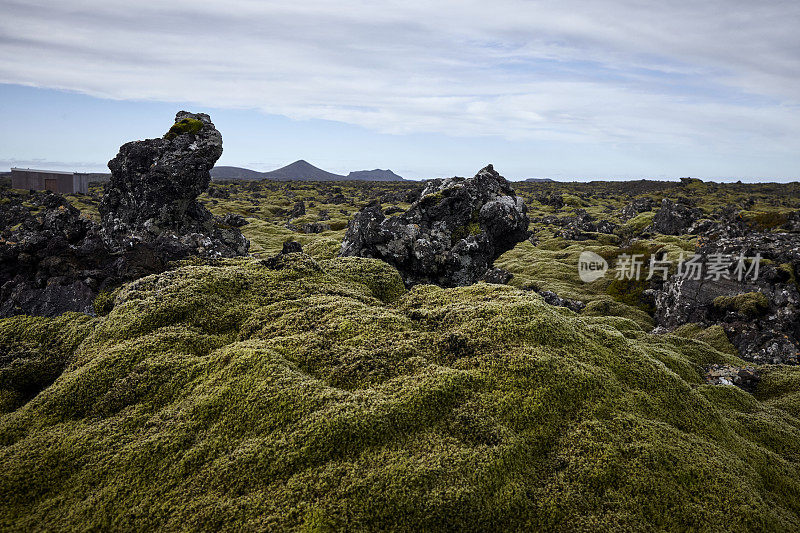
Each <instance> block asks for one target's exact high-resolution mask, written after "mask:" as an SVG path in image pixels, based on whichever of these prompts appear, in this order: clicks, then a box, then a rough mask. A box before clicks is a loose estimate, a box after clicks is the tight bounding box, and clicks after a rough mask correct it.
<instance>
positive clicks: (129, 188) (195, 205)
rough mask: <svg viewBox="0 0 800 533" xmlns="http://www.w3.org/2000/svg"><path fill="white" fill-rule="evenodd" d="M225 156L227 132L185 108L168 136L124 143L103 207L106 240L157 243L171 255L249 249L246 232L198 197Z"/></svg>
mask: <svg viewBox="0 0 800 533" xmlns="http://www.w3.org/2000/svg"><path fill="white" fill-rule="evenodd" d="M220 155H222V135H221V134H220V133H219V131H217V129H216V128H215V127H214V124H213V123H212V122H211V119H210V118H209V116H208V115H206V114H205V113H197V114H195V113H189V112H186V111H180V112H178V114H177V115H175V125H174V126H173V127H172V128H171V129H170V131H169V132H168V133H167V134H166V135H165V136H164V138H162V139H147V140H144V141H133V142H129V143H126V144H123V145H122V146H121V147H120V149H119V153H118V154H117V156H116V157H115V158H114V159H112V160H111V161H109V162H108V168H110V169H111V180H110V181H109V182H108V183H106V185H105V193H104V195H103V199H102V201H101V202H100V206H99V208H100V215H101V217H102V224H103V230H104V231H105V235H106V238H107V240H108V241H109V242H110V243H112V245H116V246H118V247H119V248H121V249H124V248H126V247H129V246H131V243H132V242H134V241H143V242H152V243H154V244H155V246H156V247H157V248H161V249H164V250H165V251H166V252H167V255H169V256H172V258H179V257H186V256H188V255H193V254H199V255H203V256H209V257H219V256H223V257H232V256H236V255H242V254H245V253H247V250H248V248H249V243H248V242H247V240H246V239H245V238H244V237H243V236H242V234H241V232H239V231H238V230H235V229H231V228H220V227H219V226H218V225H217V224H215V221H214V218H213V217H212V216H211V213H210V212H209V211H208V210H207V209H206V208H205V207H203V206H202V205H200V203H199V202H198V201H197V197H198V196H199V195H200V194H201V193H202V192H203V191H205V190H206V189H207V188H208V184H209V182H210V181H211V175H210V174H209V171H210V170H211V168H212V167H213V166H214V163H216V161H217V159H219V157H220Z"/></svg>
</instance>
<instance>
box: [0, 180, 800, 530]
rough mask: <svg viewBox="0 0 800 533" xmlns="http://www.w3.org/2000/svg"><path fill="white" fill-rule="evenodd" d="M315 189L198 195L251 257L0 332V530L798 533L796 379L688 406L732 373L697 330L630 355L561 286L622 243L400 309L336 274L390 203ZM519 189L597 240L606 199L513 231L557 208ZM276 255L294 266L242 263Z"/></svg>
mask: <svg viewBox="0 0 800 533" xmlns="http://www.w3.org/2000/svg"><path fill="white" fill-rule="evenodd" d="M337 186H338V187H340V191H341V193H342V194H343V195H344V196H345V197H346V202H345V203H337V202H340V200H336V199H335V198H333V197H332V196H333V195H332V194H331V192H330V188H331V187H332V185H331V184H315V183H303V184H299V183H288V184H283V183H274V182H264V183H260V184H255V185H253V184H246V183H233V184H227V183H226V184H221V185H220V184H214V185H212V188H219V189H220V190H219V191H212V192H213V193H214V194H213V196H209V195H204V196H203V197H201V200H202V201H203V203H205V204H206V205H207V207H209V208H210V209H211V210H212V211H213V212H214V213H215V214H220V215H221V214H225V213H229V212H235V213H240V214H242V215H244V216H245V217H246V218H247V220H248V222H249V224H248V225H247V226H244V227H243V228H242V230H243V232H244V233H245V235H246V236H247V237H248V238H249V239H250V240H251V242H252V246H253V252H254V256H255V257H253V258H242V259H236V260H225V261H220V262H217V263H213V264H189V263H187V264H186V265H184V266H181V267H179V268H176V269H175V270H171V271H168V272H165V273H163V274H161V275H158V276H150V277H147V278H143V279H141V280H138V281H136V282H133V283H130V284H128V285H126V286H124V287H123V288H122V289H121V290H119V291H118V292H115V293H109V294H103V296H102V298H101V299H99V301H98V302H97V308H98V310H99V311H101V312H99V313H98V315H99V316H97V317H88V316H85V315H78V314H67V315H63V316H61V317H58V318H31V317H16V318H10V319H4V320H0V410H2V414H0V465H2V469H0V499H1V501H2V502H3V505H0V529H4V530H14V531H26V530H125V531H127V530H139V531H141V530H148V531H149V530H187V529H188V530H276V531H281V530H306V531H348V530H367V531H373V530H403V531H443V530H467V531H491V530H515V531H530V530H569V531H574V530H602V531H606V530H617V531H631V530H675V531H687V530H706V531H720V530H734V531H736V530H740V531H741V530H756V531H796V530H798V529H800V370H798V369H797V368H792V367H783V366H771V367H761V368H759V371H760V374H761V381H760V382H759V384H758V386H757V388H756V390H755V392H754V393H753V394H749V393H747V392H744V391H743V390H740V389H738V388H736V387H721V386H711V385H707V384H706V383H705V380H704V377H703V376H704V373H705V369H706V368H707V367H708V365H710V364H713V363H719V364H723V363H725V364H731V365H734V366H736V365H743V364H744V362H743V361H741V360H740V359H738V357H737V355H736V352H735V350H734V349H733V347H732V346H731V345H730V343H729V342H728V340H727V338H726V337H725V333H724V331H722V329H721V328H708V329H702V328H699V327H696V326H687V327H685V328H682V329H681V330H679V331H676V332H675V334H674V335H653V334H650V333H648V331H649V330H650V329H651V328H652V319H651V317H650V315H649V314H648V313H647V310H646V306H644V305H643V304H641V303H640V302H638V301H633V300H630V299H626V298H627V294H617V293H619V292H620V289H619V287H617V288H616V289H615V288H614V280H613V279H601V280H598V281H596V282H593V283H589V284H584V283H582V282H580V281H579V280H578V279H577V275H576V269H577V258H578V255H579V254H580V252H581V251H583V250H586V249H589V250H593V251H595V252H597V253H598V254H600V255H602V256H604V257H605V256H611V255H613V254H614V253H616V252H617V251H620V250H623V249H626V248H627V247H630V246H631V245H632V244H631V243H627V242H623V237H619V238H618V239H616V240H614V239H609V238H608V237H606V236H603V235H599V234H598V235H596V238H593V239H591V240H589V241H584V242H574V241H565V240H563V239H561V238H559V237H555V228H553V227H551V226H547V225H532V227H531V229H532V230H533V231H534V232H535V237H536V244H532V243H531V242H528V241H526V242H523V243H520V244H519V245H518V246H517V247H515V248H514V249H513V250H511V251H509V252H507V253H506V254H504V255H503V256H502V257H501V258H500V259H499V260H498V261H497V265H498V266H502V267H503V268H506V269H508V270H509V271H511V272H512V273H513V274H514V278H513V279H512V281H511V285H510V286H500V285H490V284H485V283H479V284H476V285H473V286H470V287H463V288H457V289H441V288H438V287H434V286H418V287H415V288H414V289H412V290H406V289H405V288H404V287H403V284H402V282H401V280H400V277H399V275H398V273H397V272H396V271H395V270H393V269H392V268H391V267H389V266H387V265H386V264H384V263H381V262H379V261H374V260H368V259H360V258H336V257H335V256H336V253H337V251H338V248H339V245H340V242H341V238H342V235H343V232H344V229H343V228H344V224H346V222H347V220H348V219H349V218H350V217H351V216H352V214H353V213H354V212H355V211H356V210H358V209H359V208H360V207H362V206H363V205H366V203H368V202H369V201H370V200H372V199H373V198H374V197H376V196H379V195H384V194H390V193H391V194H395V193H398V192H403V191H405V190H406V188H407V187H408V186H407V185H402V184H380V185H377V184H364V185H353V184H342V185H337ZM642 187H643V188H644V189H643V190H642V191H636V193H638V194H642V195H651V196H652V197H653V199H655V200H659V199H660V197H662V196H666V195H673V194H688V193H687V192H685V191H684V192H680V191H677V192H676V191H673V190H672V189H673V188H675V187H676V186H674V185H665V186H664V187H663V188H656V189H655V190H651V189H652V186H648V187H650V188H647V187H645V185H642ZM682 187H683V188H684V189H688V188H699V187H706V188H709V190H704V191H701V192H702V195H699V193H697V194H695V197H698V198H701V199H702V202H703V203H702V205H701V207H702V208H703V209H704V211H708V212H711V210H713V209H716V208H718V207H721V206H724V205H725V203H726V202H727V203H731V202H739V201H745V200H746V198H748V197H751V198H753V199H754V204H753V205H752V206H750V208H751V209H752V210H754V211H758V212H761V211H764V212H769V211H771V210H772V211H776V210H785V209H790V208H795V209H796V207H797V205H796V204H793V203H792V202H795V201H796V199H795V198H794V197H793V196H792V195H791V194H789V195H786V194H784V195H780V194H775V193H774V191H770V190H764V191H763V192H758V191H755V192H754V190H752V189H747V188H745V187H743V186H737V185H731V186H729V188H720V189H718V190H717V189H715V190H710V188H712V187H713V184H702V183H700V184H698V183H696V182H693V183H689V184H685V185H683V186H682ZM739 188H741V191H739ZM542 189H546V190H547V191H548V192H553V193H554V194H563V195H569V196H570V197H569V198H566V199H565V202H566V203H567V205H566V207H564V208H562V209H561V210H560V211H558V212H557V214H559V216H561V215H567V214H569V213H570V212H571V211H572V210H573V209H575V208H577V207H581V206H582V207H583V208H585V209H587V210H588V211H590V212H591V213H592V214H595V215H596V216H598V218H605V219H608V220H611V221H615V222H617V223H621V222H622V221H621V220H619V218H618V210H619V208H621V207H622V205H624V204H625V203H626V202H627V200H628V199H629V198H627V197H624V196H622V193H621V192H618V191H616V190H615V189H614V188H613V185H609V186H608V189H602V188H601V189H598V188H595V189H592V188H590V187H589V186H588V185H587V186H586V187H585V188H584V185H574V186H567V185H562V184H555V185H545V186H540V185H539V184H535V185H532V184H526V185H521V186H519V187H518V190H520V191H521V192H522V194H523V195H525V196H526V198H527V199H528V202H529V205H530V206H531V211H532V215H533V216H543V215H549V214H554V213H556V210H555V209H554V208H552V207H550V206H547V205H544V204H541V203H539V201H538V200H536V195H537V194H538V193H540V192H541V190H542ZM598 191H599V192H598ZM95 192H96V191H95ZM689 192H691V191H689ZM695 192H696V191H695ZM220 194H223V195H227V196H228V197H227V198H224V197H221V196H219V195H220ZM698 195H699V196H698ZM91 198H92V197H91V196H84V197H80V198H79V200H80V201H81V202H82V203H83V204H84V205H85V206H86V209H91V205H92V200H91ZM298 199H304V201H305V202H306V207H307V213H306V215H304V216H303V217H300V218H299V219H292V220H291V222H292V224H294V225H295V226H300V225H301V224H302V223H305V222H314V221H317V220H318V219H319V218H321V215H322V214H323V213H322V211H327V215H328V216H329V217H330V219H329V220H327V221H326V223H329V224H331V226H332V229H331V230H329V231H325V232H323V233H320V234H303V233H300V232H297V231H294V230H292V229H287V228H286V227H284V225H285V223H286V221H287V219H288V214H287V213H288V211H289V210H290V209H291V207H292V205H293V204H294V202H295V201H297V200H298ZM310 204H313V205H310ZM390 205H396V206H397V207H399V208H403V207H407V204H404V203H403V202H394V201H391V202H384V207H388V206H390ZM90 214H91V213H90ZM637 218H638V217H637ZM634 220H636V219H634ZM760 220H761V222H769V221H771V220H773V219H771V218H770V217H762V219H760ZM638 223H639V222H637V224H638ZM333 228H337V229H333ZM611 237H614V236H611ZM289 239H293V240H298V241H300V242H301V243H303V245H304V250H305V252H306V253H305V254H289V255H287V256H284V257H283V259H282V260H280V261H277V264H276V262H275V261H269V262H265V261H262V260H261V259H260V258H264V257H266V256H269V255H272V254H274V253H276V252H277V251H278V250H280V248H281V245H282V243H283V242H284V241H285V240H289ZM636 245H637V246H644V247H647V249H648V250H650V251H651V252H652V253H655V252H662V251H663V252H665V253H667V254H668V256H676V255H677V254H679V253H680V252H681V251H687V252H688V251H692V250H693V249H694V246H695V242H694V239H693V238H692V237H690V236H682V237H655V238H652V239H647V240H645V241H639V242H638V243H637V244H636ZM531 288H536V289H542V290H553V291H555V292H557V293H558V294H559V295H561V296H562V297H567V298H573V299H580V300H582V301H584V302H588V305H587V306H586V308H585V309H584V310H583V311H582V312H581V313H579V314H576V313H574V312H572V311H569V310H567V309H565V308H560V307H553V306H549V305H547V304H545V303H544V302H543V300H542V299H541V297H539V296H538V295H536V294H535V293H534V292H532V291H531V290H528V289H531ZM615 291H616V293H615Z"/></svg>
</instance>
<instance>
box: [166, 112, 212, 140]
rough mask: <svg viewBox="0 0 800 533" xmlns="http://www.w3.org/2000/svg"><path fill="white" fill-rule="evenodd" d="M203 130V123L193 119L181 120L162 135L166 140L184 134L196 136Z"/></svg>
mask: <svg viewBox="0 0 800 533" xmlns="http://www.w3.org/2000/svg"><path fill="white" fill-rule="evenodd" d="M202 128H203V122H202V121H201V120H197V119H194V118H188V117H187V118H182V119H181V120H179V121H178V122H176V123H175V124H173V125H172V127H171V128H170V129H169V131H168V132H167V133H166V134H165V135H164V138H165V139H167V140H170V139H174V138H175V137H177V136H178V135H183V134H184V133H192V134H196V133H198V132H199V131H200V130H201V129H202Z"/></svg>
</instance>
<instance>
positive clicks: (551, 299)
mask: <svg viewBox="0 0 800 533" xmlns="http://www.w3.org/2000/svg"><path fill="white" fill-rule="evenodd" d="M534 292H535V293H537V294H538V295H539V296H541V297H542V298H543V299H544V302H545V303H546V304H548V305H554V306H556V307H566V308H567V309H569V310H571V311H575V312H576V313H580V312H581V311H582V310H583V308H584V307H586V304H585V303H583V302H581V301H580V300H570V299H569V298H562V297H561V296H559V295H558V294H556V293H554V292H553V291H542V290H534Z"/></svg>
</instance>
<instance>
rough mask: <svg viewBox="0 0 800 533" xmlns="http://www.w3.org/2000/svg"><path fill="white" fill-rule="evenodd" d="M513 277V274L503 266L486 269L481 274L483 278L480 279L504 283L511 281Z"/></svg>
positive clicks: (498, 283) (499, 283)
mask: <svg viewBox="0 0 800 533" xmlns="http://www.w3.org/2000/svg"><path fill="white" fill-rule="evenodd" d="M513 277H514V274H512V273H511V272H509V271H508V270H506V269H504V268H498V267H494V268H490V269H489V270H487V271H486V273H485V274H484V275H483V278H481V280H482V281H485V282H486V283H495V284H497V285H506V284H508V282H509V281H511V278H513Z"/></svg>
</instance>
